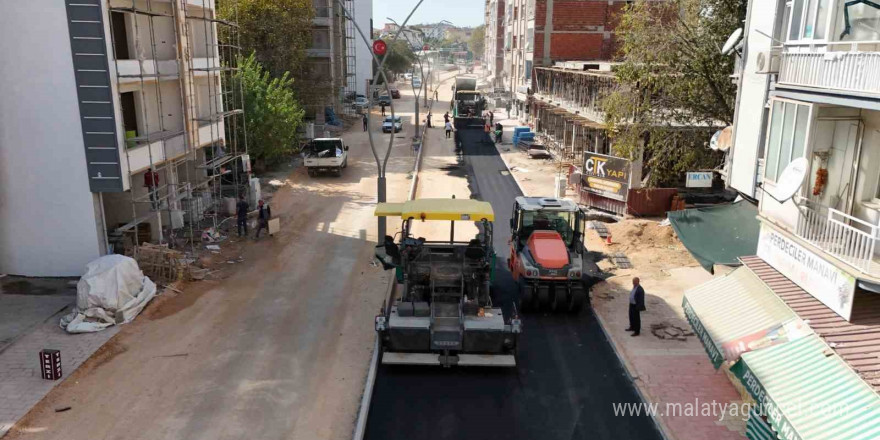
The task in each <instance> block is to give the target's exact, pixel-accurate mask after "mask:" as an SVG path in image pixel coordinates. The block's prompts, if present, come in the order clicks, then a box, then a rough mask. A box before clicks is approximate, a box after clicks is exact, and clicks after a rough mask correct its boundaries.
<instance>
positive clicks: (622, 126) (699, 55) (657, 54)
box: [603, 0, 746, 186]
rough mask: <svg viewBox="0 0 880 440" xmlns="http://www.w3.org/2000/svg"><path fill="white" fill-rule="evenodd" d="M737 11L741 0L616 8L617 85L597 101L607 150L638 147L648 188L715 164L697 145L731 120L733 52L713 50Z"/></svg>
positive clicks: (740, 14) (678, 0)
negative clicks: (610, 143)
mask: <svg viewBox="0 0 880 440" xmlns="http://www.w3.org/2000/svg"><path fill="white" fill-rule="evenodd" d="M745 11H746V1H745V0H668V1H664V2H656V1H649V0H637V1H636V2H635V3H632V4H630V5H629V6H627V7H626V8H625V9H624V10H623V13H622V15H621V17H620V24H619V25H618V27H617V31H616V32H617V36H618V37H619V39H620V42H621V47H620V51H621V56H622V64H621V65H619V66H617V68H616V69H615V72H616V74H617V77H618V80H619V82H618V86H617V88H616V89H615V90H614V91H613V92H612V93H611V94H610V95H609V96H607V97H606V98H605V100H604V102H603V106H604V110H605V118H606V124H607V125H608V126H609V129H610V130H611V132H612V135H613V145H614V150H615V154H618V155H620V156H623V157H631V158H633V157H635V156H637V155H638V154H640V152H641V149H642V148H643V147H644V149H645V150H644V154H645V157H646V158H647V160H646V163H645V165H646V166H647V167H649V168H650V179H649V182H648V184H649V185H652V186H662V185H671V184H674V183H675V182H678V181H679V180H680V179H681V173H682V172H684V171H688V170H693V169H698V168H712V167H714V166H717V165H718V164H719V162H720V160H721V156H720V155H719V154H718V153H715V152H712V151H711V150H708V149H706V147H705V145H706V143H707V142H708V140H709V137H710V136H711V133H712V132H713V131H714V129H717V128H718V127H721V126H723V125H729V124H731V123H732V122H733V112H734V101H735V99H736V85H735V84H733V82H732V81H731V80H730V76H729V75H730V74H731V72H733V67H734V57H733V56H732V55H721V53H720V52H721V51H720V48H721V46H722V45H723V44H724V42H725V41H726V39H727V37H728V35H730V33H731V32H733V30H734V29H736V28H737V27H740V26H741V25H742V20H743V18H744V17H745ZM682 127H705V129H700V130H689V129H688V130H686V129H683V128H682Z"/></svg>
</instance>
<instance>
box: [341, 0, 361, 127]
mask: <svg viewBox="0 0 880 440" xmlns="http://www.w3.org/2000/svg"><path fill="white" fill-rule="evenodd" d="M343 3H344V6H345V9H346V10H349V11H354V4H353V3H354V2H353V0H343ZM343 20H344V21H345V28H344V32H345V33H344V35H343V38H344V39H345V92H344V94H343V95H342V96H343V97H344V98H345V99H348V98H351V97H356V95H357V87H358V84H357V50H356V48H357V40H355V37H356V33H355V28H354V23H352V21H351V18H349V17H343ZM345 99H343V100H342V103H343V104H342V109H343V113H345V114H346V115H354V114H355V111H354V106H351V105H344V102H345ZM352 100H353V99H352Z"/></svg>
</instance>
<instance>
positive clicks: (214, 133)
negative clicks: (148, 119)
mask: <svg viewBox="0 0 880 440" xmlns="http://www.w3.org/2000/svg"><path fill="white" fill-rule="evenodd" d="M224 136H225V133H224V127H223V123H222V122H214V123H209V124H203V125H200V126H199V137H198V139H199V147H200V148H201V147H205V146H207V145H211V144H212V143H214V142H217V141H219V140H222V139H223V138H224ZM126 146H127V151H126V155H127V156H128V168H129V173H131V174H136V173H139V172H143V171H144V170H146V169H147V168H150V167H156V166H159V165H161V164H163V163H165V161H167V160H173V159H177V158H179V157H181V156H183V155H184V154H186V138H185V133H184V132H182V131H164V132H158V133H152V134H149V135H145V136H139V137H135V138H131V139H128V141H127V145H126Z"/></svg>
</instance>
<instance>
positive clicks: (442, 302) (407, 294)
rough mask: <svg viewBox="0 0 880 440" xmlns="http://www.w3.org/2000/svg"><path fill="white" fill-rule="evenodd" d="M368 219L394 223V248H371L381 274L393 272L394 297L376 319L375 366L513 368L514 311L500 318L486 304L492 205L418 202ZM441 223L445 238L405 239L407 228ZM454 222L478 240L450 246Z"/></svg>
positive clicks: (390, 206) (388, 243)
mask: <svg viewBox="0 0 880 440" xmlns="http://www.w3.org/2000/svg"><path fill="white" fill-rule="evenodd" d="M376 216H384V217H399V218H400V219H401V220H402V222H403V225H402V227H401V232H400V238H399V240H398V242H397V243H395V242H394V239H393V237H390V236H386V237H385V238H384V243H383V244H381V245H379V246H377V247H376V257H377V258H378V259H379V260H380V261H381V262H382V265H383V266H384V268H385V269H394V270H395V272H396V277H397V281H398V283H399V284H398V286H399V289H398V292H397V293H396V294H395V297H394V298H393V299H392V302H391V304H390V307H385V308H383V312H382V314H380V315H379V316H377V317H376V322H375V326H376V331H377V332H378V333H379V336H380V340H381V344H382V363H383V364H420V365H442V366H446V367H449V366H453V365H459V366H496V367H513V366H515V365H516V347H517V338H518V335H519V333H520V332H521V330H522V324H521V321H520V320H519V317H518V316H517V312H516V309H515V308H514V310H513V312H512V313H511V316H505V315H504V314H503V313H502V309H501V308H500V307H496V306H495V305H493V304H492V296H491V294H490V286H491V285H492V279H493V272H494V263H495V252H494V250H493V247H492V225H493V224H492V222H493V221H494V220H495V214H494V212H493V211H492V205H490V204H489V203H487V202H482V201H478V200H471V199H420V200H412V201H408V202H404V203H380V204H379V205H378V206H377V207H376ZM419 221H448V222H450V238H449V240H446V241H427V240H425V238H422V237H413V236H412V234H411V231H412V226H413V222H419ZM456 222H475V223H476V224H477V226H478V230H479V232H478V234H477V236H476V237H474V238H473V239H471V240H469V241H455V223H456Z"/></svg>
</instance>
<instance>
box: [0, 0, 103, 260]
mask: <svg viewBox="0 0 880 440" xmlns="http://www.w3.org/2000/svg"><path fill="white" fill-rule="evenodd" d="M0 58H2V59H4V60H15V62H5V63H0V78H3V80H2V81H0V273H10V274H17V275H27V276H78V275H81V274H82V273H83V272H84V270H85V265H86V263H88V262H89V261H91V260H93V259H95V258H97V257H98V256H100V254H101V246H100V244H99V243H100V242H101V241H102V239H103V238H102V237H101V236H99V232H98V231H99V229H100V218H99V217H98V215H99V214H96V212H100V210H96V209H95V206H96V205H95V201H96V200H95V196H94V195H93V194H92V193H91V192H90V191H89V182H88V175H87V173H86V158H85V148H84V146H83V138H82V127H81V125H80V119H79V108H78V105H77V94H76V85H75V83H74V75H73V61H72V55H71V53H70V40H69V34H68V31H67V12H66V10H65V7H64V2H45V1H39V2H37V1H7V2H2V3H0Z"/></svg>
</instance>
